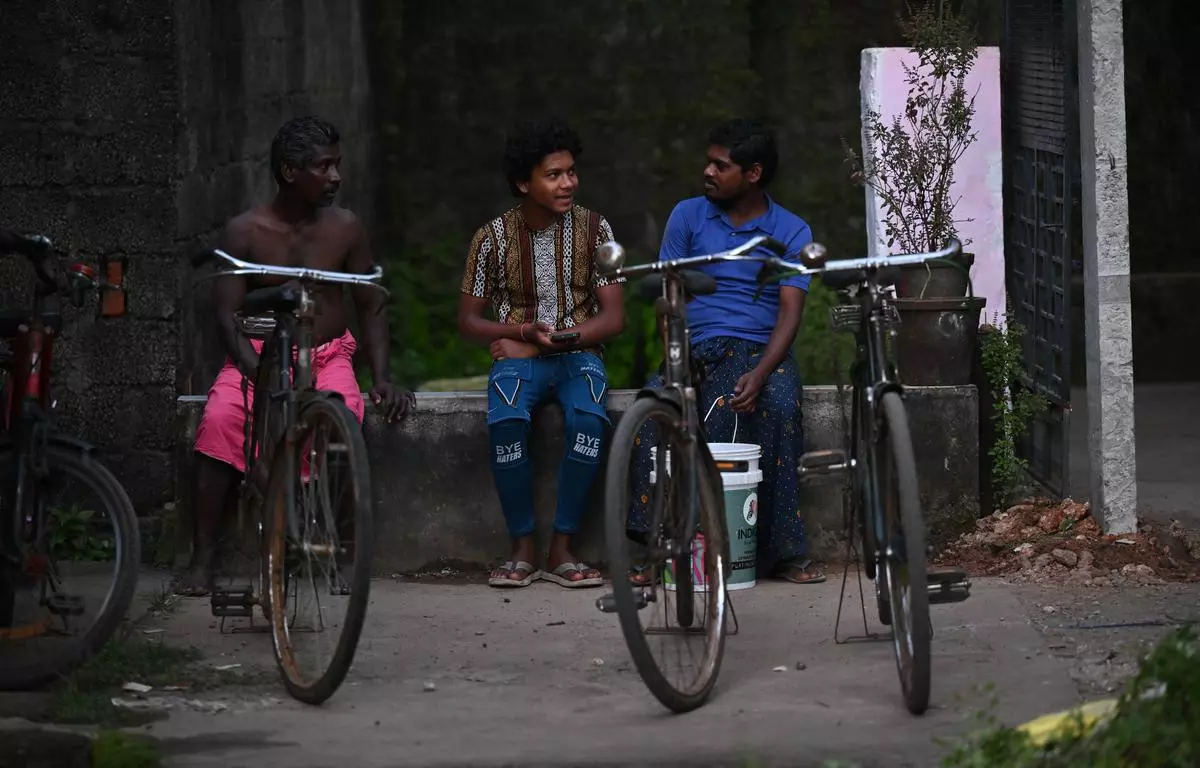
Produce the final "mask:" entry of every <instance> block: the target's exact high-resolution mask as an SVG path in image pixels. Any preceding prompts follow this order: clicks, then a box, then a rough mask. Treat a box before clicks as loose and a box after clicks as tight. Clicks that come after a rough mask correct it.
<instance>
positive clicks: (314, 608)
mask: <svg viewBox="0 0 1200 768" xmlns="http://www.w3.org/2000/svg"><path fill="white" fill-rule="evenodd" d="M298 414H299V418H298V420H297V423H298V429H297V435H296V439H295V442H294V443H293V444H292V445H290V446H289V445H287V444H286V443H284V444H281V445H280V446H279V448H278V449H277V450H276V452H275V458H274V462H273V464H272V468H271V481H270V484H269V492H268V494H267V499H266V503H265V505H264V510H265V513H266V518H267V521H268V523H267V525H268V531H267V553H266V554H267V574H268V577H267V580H268V586H267V592H268V596H269V602H270V606H271V611H270V617H269V618H270V622H271V638H272V642H273V645H274V647H275V658H276V661H277V662H278V665H279V671H280V676H281V678H282V679H283V683H284V686H285V687H286V688H287V690H288V693H289V694H291V696H292V697H293V698H295V699H297V700H299V701H302V702H304V703H307V704H313V705H316V704H320V703H322V702H324V701H325V700H326V699H328V698H329V697H330V696H332V695H333V694H334V692H336V691H337V689H338V687H339V686H340V685H341V684H342V682H343V681H344V680H345V678H346V674H347V673H348V672H349V670H350V666H351V664H352V663H353V661H354V654H355V651H356V649H357V647H358V640H359V636H360V635H361V633H362V626H363V622H364V620H365V619H366V611H367V602H368V598H369V591H370V567H371V555H372V543H373V530H372V528H373V514H372V502H371V495H370V494H371V481H370V474H369V469H368V466H367V450H366V444H365V442H364V440H363V436H362V431H361V428H360V427H359V424H358V423H357V421H356V420H355V419H354V416H353V415H351V413H350V411H349V410H348V409H347V408H346V406H345V405H344V404H343V403H342V402H341V401H340V400H335V399H332V398H330V397H327V396H324V395H322V394H321V393H315V395H313V396H311V397H302V398H301V400H300V403H299V409H298ZM289 468H294V469H293V471H289ZM338 480H342V481H344V483H343V484H338V483H337V481H338ZM289 521H290V522H289ZM351 526H352V530H348V528H350V527H351ZM348 558H352V562H350V563H349V564H347V562H346V560H347V559H348ZM347 593H348V594H347ZM310 612H311V613H310Z"/></svg>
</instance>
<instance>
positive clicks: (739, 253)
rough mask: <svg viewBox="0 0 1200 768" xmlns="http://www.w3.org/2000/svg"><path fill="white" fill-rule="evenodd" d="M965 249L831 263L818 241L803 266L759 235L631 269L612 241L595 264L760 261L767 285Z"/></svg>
mask: <svg viewBox="0 0 1200 768" xmlns="http://www.w3.org/2000/svg"><path fill="white" fill-rule="evenodd" d="M756 248H769V249H771V250H772V251H774V252H775V253H776V254H777V255H776V256H760V255H753V254H750V251H752V250H754V249H756ZM961 250H962V243H960V242H959V241H958V240H957V239H951V240H950V242H949V243H947V244H946V247H944V248H942V249H941V250H938V251H930V252H928V253H904V254H898V255H894V256H865V257H863V258H859V259H843V260H839V261H830V260H829V255H828V251H827V250H826V248H825V246H823V245H821V244H820V243H817V242H812V243H809V244H808V245H806V246H804V248H803V249H801V251H800V264H796V263H795V262H790V261H784V260H783V259H781V258H779V257H780V256H782V255H783V254H785V253H786V252H787V247H786V246H784V245H783V243H780V242H779V241H778V240H775V239H773V238H770V237H765V236H763V235H759V236H757V237H752V238H750V239H749V240H747V241H746V242H745V243H743V244H742V245H739V246H738V247H736V248H731V249H730V250H728V251H720V252H718V253H709V254H705V255H703V256H690V257H687V258H683V259H669V260H667V261H654V262H650V263H648V264H638V265H636V266H632V267H625V266H623V264H624V262H625V249H624V248H622V247H621V244H620V243H617V242H615V241H609V242H607V243H604V244H602V245H601V246H600V248H599V250H598V251H597V253H596V263H597V265H598V267H599V268H600V271H601V272H603V273H604V274H606V275H610V276H612V277H632V276H636V275H643V274H650V273H653V272H669V271H672V272H673V271H676V270H679V269H683V268H685V267H693V266H699V265H702V264H713V263H715V262H722V261H759V262H762V263H763V264H764V267H765V268H764V269H763V270H762V271H761V272H759V275H758V280H759V282H760V283H763V282H766V281H767V280H768V279H769V278H770V277H772V274H771V273H772V272H776V273H777V274H776V275H775V276H776V277H779V278H782V277H792V276H795V275H820V274H824V273H857V272H863V271H865V272H875V271H878V270H881V269H887V268H889V267H903V266H907V265H910V264H922V263H924V262H926V261H932V260H934V259H945V258H949V257H951V256H954V255H955V254H957V253H959V252H960V251H961Z"/></svg>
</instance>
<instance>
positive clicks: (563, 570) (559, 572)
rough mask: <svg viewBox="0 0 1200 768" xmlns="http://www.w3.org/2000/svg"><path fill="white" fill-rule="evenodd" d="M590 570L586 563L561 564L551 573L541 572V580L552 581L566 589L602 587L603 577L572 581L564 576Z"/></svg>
mask: <svg viewBox="0 0 1200 768" xmlns="http://www.w3.org/2000/svg"><path fill="white" fill-rule="evenodd" d="M590 570H592V569H591V568H588V566H587V563H583V562H579V563H563V564H562V565H560V566H558V567H557V568H555V569H554V570H553V571H542V578H543V579H545V580H546V581H552V582H554V583H555V584H557V585H558V586H560V587H566V588H567V589H580V588H582V587H598V586H600V585H602V584H603V583H604V577H603V576H593V577H592V578H590V579H575V580H574V581H572V580H571V579H569V578H567V577H566V574H568V573H573V572H577V573H583V572H584V571H590Z"/></svg>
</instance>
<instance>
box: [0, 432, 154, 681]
mask: <svg viewBox="0 0 1200 768" xmlns="http://www.w3.org/2000/svg"><path fill="white" fill-rule="evenodd" d="M46 451H47V454H46V459H47V463H48V465H49V466H50V467H51V472H54V471H55V468H64V469H65V471H66V472H67V473H68V474H74V475H75V477H76V478H77V479H79V480H82V481H83V483H84V484H85V485H86V486H87V487H88V488H89V489H90V490H91V491H92V492H94V493H95V494H96V497H97V499H98V500H99V501H100V502H101V503H102V504H103V505H104V506H105V507H106V508H107V509H108V510H109V513H110V515H111V517H112V521H113V525H114V526H115V527H116V530H117V531H118V542H117V560H116V564H117V569H116V578H115V580H114V582H113V588H112V590H111V591H110V593H109V594H108V596H107V598H106V600H105V602H104V604H103V606H102V607H101V609H100V612H99V613H98V614H97V616H96V621H95V622H93V623H92V626H91V627H89V628H88V630H87V632H85V633H84V635H83V637H82V638H81V639H80V641H79V642H78V643H74V644H72V645H71V646H70V647H68V648H67V649H65V650H64V651H63V652H61V653H57V654H54V655H53V656H51V657H50V658H47V659H44V660H41V661H39V662H37V663H35V664H32V665H28V666H6V665H5V662H4V657H3V655H2V654H0V690H3V691H18V690H28V689H31V688H37V687H39V686H42V685H44V684H46V683H49V682H52V681H54V680H56V679H58V678H59V677H61V676H62V675H65V674H67V673H68V672H70V671H72V670H74V669H77V668H78V667H79V666H80V665H82V664H83V663H84V662H86V661H88V659H90V658H92V656H94V655H95V654H96V653H97V652H98V651H99V650H100V649H101V648H103V647H104V644H105V643H107V642H108V640H109V639H110V638H111V637H112V636H113V634H114V633H115V632H116V631H117V628H118V627H119V626H120V624H121V621H122V620H123V619H124V618H125V615H126V613H127V612H128V611H129V606H130V605H132V604H133V596H134V593H135V592H136V590H137V578H138V566H139V564H140V563H141V534H140V533H139V529H138V521H137V513H136V512H135V511H134V509H133V503H132V502H131V501H130V500H129V495H128V494H127V493H126V492H125V488H124V487H123V486H122V485H121V483H120V481H119V480H117V478H116V477H115V476H114V475H113V474H112V472H110V471H109V469H108V468H107V467H105V466H104V465H103V464H101V463H100V462H98V461H96V459H95V458H93V456H92V455H91V453H90V452H88V451H86V450H84V449H82V448H75V447H68V446H64V445H61V444H54V443H51V444H50V445H48V446H47V447H46ZM16 458H17V454H16V452H15V451H14V450H11V449H8V450H4V451H2V452H0V477H4V476H5V469H6V467H7V465H9V464H15V462H16ZM18 663H19V662H18Z"/></svg>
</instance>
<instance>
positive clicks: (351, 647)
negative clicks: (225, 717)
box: [193, 249, 388, 705]
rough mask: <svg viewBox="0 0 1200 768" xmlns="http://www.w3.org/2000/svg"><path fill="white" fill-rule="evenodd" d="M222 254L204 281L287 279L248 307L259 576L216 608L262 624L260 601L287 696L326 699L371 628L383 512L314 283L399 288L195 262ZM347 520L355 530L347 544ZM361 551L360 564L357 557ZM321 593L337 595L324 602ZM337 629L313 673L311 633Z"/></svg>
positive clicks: (320, 273)
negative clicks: (254, 368) (321, 373)
mask: <svg viewBox="0 0 1200 768" xmlns="http://www.w3.org/2000/svg"><path fill="white" fill-rule="evenodd" d="M213 260H219V262H222V263H223V264H224V265H227V266H228V267H230V268H229V269H218V270H217V271H215V272H214V273H213V274H212V275H208V276H206V277H204V278H201V281H203V280H207V279H216V278H220V277H224V276H233V275H247V276H256V277H266V278H274V279H283V280H287V281H288V282H285V283H283V284H280V285H270V286H267V287H264V288H258V289H256V290H253V291H250V292H249V293H247V294H246V296H245V299H244V300H243V303H242V307H241V315H242V318H241V320H242V329H243V331H244V332H247V333H248V335H251V336H256V335H257V336H258V337H259V338H262V339H263V347H262V353H261V355H260V361H259V366H258V373H257V378H256V381H255V382H254V392H255V397H254V405H253V408H252V409H247V410H249V413H248V415H247V419H246V426H245V435H246V440H245V446H244V451H245V458H246V471H245V473H244V474H243V478H242V481H241V484H240V486H239V489H238V490H239V493H238V517H239V520H241V521H245V520H246V519H247V518H249V519H250V520H252V521H253V523H254V525H255V530H254V534H255V536H256V539H257V552H256V557H257V560H258V563H257V565H256V567H255V569H254V570H255V572H256V576H255V577H254V578H256V579H257V582H258V583H257V586H256V585H255V584H254V582H253V580H252V581H251V583H250V584H248V585H240V586H236V587H223V588H215V589H214V590H213V593H212V598H211V611H212V615H213V616H215V617H219V618H221V619H222V623H223V622H224V620H225V619H226V618H249V619H250V620H251V622H253V610H254V607H255V606H258V607H259V609H260V610H261V611H262V613H263V616H264V618H265V619H266V620H267V622H268V623H269V624H270V632H271V641H272V646H273V648H274V652H275V660H276V664H277V666H278V668H279V673H280V677H281V679H282V681H283V684H284V686H285V688H286V689H287V691H288V693H289V694H290V695H291V696H292V697H293V698H295V699H297V700H299V701H302V702H304V703H307V704H312V705H318V704H321V703H322V702H324V701H325V700H326V699H328V698H329V697H330V696H332V695H333V694H334V692H336V690H337V689H338V687H339V686H340V685H341V684H342V682H343V681H344V680H345V677H346V674H347V673H348V672H349V669H350V666H351V664H352V663H353V660H354V655H355V652H356V650H357V647H358V641H359V637H360V635H361V633H362V626H363V622H364V620H365V618H366V610H367V602H368V597H369V592H370V568H371V559H372V554H373V541H374V534H373V525H374V509H373V502H372V499H371V478H370V468H369V466H368V463H367V447H366V442H365V440H364V437H363V433H362V429H361V428H360V425H359V424H358V422H357V420H356V419H355V417H354V415H353V414H352V413H351V411H350V409H349V408H348V407H347V406H346V404H345V403H344V402H343V400H342V398H341V396H340V395H338V394H337V393H335V392H331V391H324V390H318V389H316V388H315V387H314V374H313V370H312V363H313V353H314V347H313V337H314V330H313V324H314V320H315V318H316V316H317V299H318V298H319V296H317V295H314V293H313V292H312V291H311V289H310V286H312V285H313V284H340V285H368V286H371V287H373V288H375V289H377V290H380V291H382V292H383V293H384V294H385V296H386V295H388V291H387V289H386V288H384V287H383V286H382V285H380V284H379V281H380V279H381V278H382V276H383V270H382V268H380V267H379V266H378V265H375V267H374V268H373V269H372V271H370V272H368V273H366V274H353V273H344V272H331V271H326V270H319V269H309V268H306V267H279V266H269V265H264V264H256V263H253V262H247V261H243V260H241V259H238V258H236V257H233V256H231V255H229V254H228V253H226V252H225V251H223V250H220V249H211V250H207V251H204V252H202V253H200V254H198V255H197V256H196V257H195V258H194V259H193V265H194V266H196V267H199V266H202V265H204V264H206V263H209V262H212V261H213ZM256 321H257V322H256ZM286 361H290V363H287V362H286ZM242 391H243V402H244V403H245V400H246V399H248V382H245V381H243V389H242ZM322 430H324V433H322ZM330 431H332V432H336V433H337V438H336V439H331V438H330V437H329V432H330ZM322 434H323V436H322ZM339 477H345V478H346V479H348V481H349V482H348V492H347V494H346V495H344V496H339V497H338V499H337V502H336V503H335V501H334V497H333V496H332V495H331V493H330V489H329V487H328V486H329V484H330V483H329V482H328V481H329V480H331V479H332V480H334V481H336V480H337V479H338V478H339ZM347 507H348V508H347ZM347 524H349V525H351V526H352V530H351V531H350V533H349V534H348V536H347V537H346V538H347V540H346V541H343V540H342V533H343V532H344V529H345V527H346V525H347ZM350 557H352V558H353V562H352V563H351V564H350V565H349V566H347V565H346V562H345V561H346V559H347V558H350ZM347 570H348V571H349V573H348V574H346V573H345V572H346V571H347ZM305 585H307V586H310V587H311V588H312V592H313V602H314V603H315V609H316V610H315V619H313V620H311V621H310V622H309V623H308V625H307V626H303V625H302V623H301V622H299V621H298V619H297V614H298V612H299V608H300V591H301V588H302V587H303V586H305ZM322 592H327V593H328V596H329V597H330V600H328V601H327V604H326V605H324V606H322V605H321V593H322ZM289 598H291V600H292V606H291V608H292V611H291V613H292V616H291V618H289V617H288V616H287V613H288V610H287V609H288V607H289V606H288V599H289ZM342 598H345V601H344V604H345V609H346V613H345V616H344V618H343V619H342V621H341V623H340V626H334V625H333V623H332V622H329V623H327V616H328V614H330V613H331V609H332V608H333V607H335V606H336V605H337V603H338V602H339V600H340V599H342ZM328 629H335V630H336V632H337V636H336V640H335V641H334V643H333V651H332V653H331V654H329V658H328V662H327V663H326V662H318V664H317V665H316V667H315V668H314V669H313V670H312V671H311V672H309V671H305V670H302V669H301V664H300V662H299V661H298V656H299V655H300V653H299V652H300V651H303V650H306V649H307V646H308V645H309V643H307V642H305V641H304V640H303V639H302V638H304V637H312V638H315V639H314V640H313V641H312V643H311V644H313V645H320V644H322V642H323V640H322V638H324V637H325V635H326V631H327V630H328Z"/></svg>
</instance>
